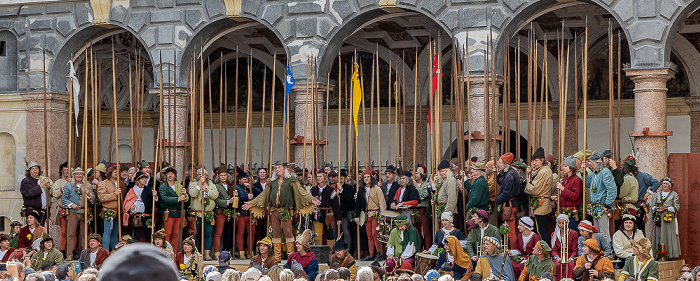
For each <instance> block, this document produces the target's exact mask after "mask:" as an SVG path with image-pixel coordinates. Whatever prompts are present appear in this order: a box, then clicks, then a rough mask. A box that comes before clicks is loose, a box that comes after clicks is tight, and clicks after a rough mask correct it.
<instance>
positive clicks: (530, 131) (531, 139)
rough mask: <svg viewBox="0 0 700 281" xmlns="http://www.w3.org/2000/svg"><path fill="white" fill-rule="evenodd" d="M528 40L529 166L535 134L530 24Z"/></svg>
mask: <svg viewBox="0 0 700 281" xmlns="http://www.w3.org/2000/svg"><path fill="white" fill-rule="evenodd" d="M528 37H529V38H528V39H529V42H528V44H529V47H528V55H527V142H528V144H527V154H526V155H525V159H527V163H528V165H529V163H530V156H531V155H532V143H533V141H534V140H533V138H532V136H533V134H532V55H533V52H532V47H533V45H532V37H533V34H532V24H530V32H529V33H528Z"/></svg>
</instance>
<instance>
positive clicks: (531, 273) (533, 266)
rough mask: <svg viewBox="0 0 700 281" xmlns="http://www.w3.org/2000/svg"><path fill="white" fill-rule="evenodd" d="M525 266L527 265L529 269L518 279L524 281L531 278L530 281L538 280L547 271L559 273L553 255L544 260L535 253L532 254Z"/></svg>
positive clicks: (554, 273) (553, 273)
mask: <svg viewBox="0 0 700 281" xmlns="http://www.w3.org/2000/svg"><path fill="white" fill-rule="evenodd" d="M525 266H526V267H527V270H525V271H523V272H522V273H521V274H520V279H518V280H521V281H522V280H527V279H529V280H530V281H537V280H540V278H542V274H544V273H545V272H549V273H552V275H556V274H557V273H556V267H555V266H554V262H553V261H552V258H551V257H546V258H545V259H544V260H542V261H540V260H538V259H537V257H536V256H535V255H531V256H530V258H528V259H527V263H526V264H525ZM526 278H527V279H526Z"/></svg>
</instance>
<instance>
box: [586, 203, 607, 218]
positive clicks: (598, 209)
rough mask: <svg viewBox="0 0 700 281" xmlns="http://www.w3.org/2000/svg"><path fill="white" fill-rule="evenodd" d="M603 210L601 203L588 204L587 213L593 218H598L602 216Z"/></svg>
mask: <svg viewBox="0 0 700 281" xmlns="http://www.w3.org/2000/svg"><path fill="white" fill-rule="evenodd" d="M604 213H605V210H603V205H602V204H588V214H589V215H591V216H592V217H593V218H595V219H598V218H601V217H603V214H604Z"/></svg>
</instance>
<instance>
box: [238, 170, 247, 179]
mask: <svg viewBox="0 0 700 281" xmlns="http://www.w3.org/2000/svg"><path fill="white" fill-rule="evenodd" d="M247 177H248V174H247V173H246V172H245V171H239V172H238V177H237V178H238V179H242V178H247Z"/></svg>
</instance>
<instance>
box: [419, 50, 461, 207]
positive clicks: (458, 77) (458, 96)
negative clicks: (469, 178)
mask: <svg viewBox="0 0 700 281" xmlns="http://www.w3.org/2000/svg"><path fill="white" fill-rule="evenodd" d="M452 46H453V50H452V52H453V53H454V57H453V60H455V61H456V62H455V66H456V71H455V76H454V78H453V79H454V80H455V81H457V83H456V85H455V86H456V91H457V94H456V95H455V100H456V103H457V109H456V110H457V124H456V126H457V127H456V128H455V129H456V131H457V134H456V136H457V159H458V160H459V170H460V171H464V155H465V154H464V79H463V77H464V60H463V58H464V57H463V56H464V52H463V51H464V49H462V48H459V44H458V43H457V41H456V40H455V39H453V40H452ZM467 94H468V93H467ZM414 123H415V122H414ZM414 149H415V148H414ZM462 196H464V192H462Z"/></svg>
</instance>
